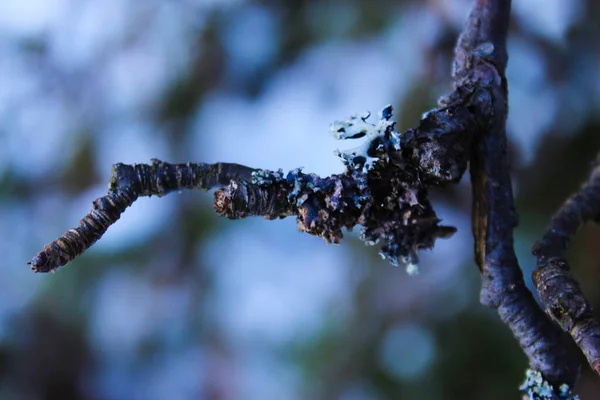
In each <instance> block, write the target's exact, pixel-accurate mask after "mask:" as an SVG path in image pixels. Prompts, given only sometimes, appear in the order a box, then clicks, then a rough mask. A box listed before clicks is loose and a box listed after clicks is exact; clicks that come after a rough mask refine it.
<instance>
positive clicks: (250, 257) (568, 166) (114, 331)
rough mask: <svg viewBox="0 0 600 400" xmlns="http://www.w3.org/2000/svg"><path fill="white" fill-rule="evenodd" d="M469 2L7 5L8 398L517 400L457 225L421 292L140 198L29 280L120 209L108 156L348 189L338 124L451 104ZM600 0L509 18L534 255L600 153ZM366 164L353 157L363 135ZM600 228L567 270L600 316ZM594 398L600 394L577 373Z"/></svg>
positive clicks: (2, 105) (403, 118)
mask: <svg viewBox="0 0 600 400" xmlns="http://www.w3.org/2000/svg"><path fill="white" fill-rule="evenodd" d="M470 5H471V1H468V0H428V1H416V0H395V1H391V0H381V1H371V0H353V1H333V0H332V1H308V0H304V1H302V0H295V1H291V0H286V1H260V2H259V1H250V0H180V1H174V0H147V1H136V0H102V1H101V0H77V1H76V0H19V1H17V0H5V1H1V2H0V254H1V255H2V257H3V258H2V261H1V262H0V273H1V278H0V399H2V400H4V399H8V400H11V399H66V400H68V399H90V400H92V399H94V400H129V399H131V400H138V399H139V400H146V399H148V400H153V399H157V400H158V399H175V400H176V399H290V400H294V399H343V400H360V399H374V400H378V399H517V398H519V394H518V391H517V387H518V385H519V384H520V382H522V380H523V378H524V370H525V368H526V358H525V356H524V355H523V354H522V353H521V350H520V348H519V347H518V345H517V343H516V342H515V341H514V340H513V338H512V336H511V334H510V332H509V330H508V328H506V327H505V326H504V325H503V324H501V323H500V321H499V319H498V317H497V315H496V313H495V312H494V311H493V310H490V309H487V308H485V307H483V306H481V305H480V304H479V286H480V282H479V273H478V270H477V268H476V266H475V264H474V261H473V255H472V253H473V250H472V249H473V247H472V246H473V244H472V239H471V233H470V185H469V182H468V181H469V179H468V176H467V177H465V179H463V182H462V183H461V184H460V185H457V186H455V187H451V188H446V189H444V190H440V191H438V192H437V193H434V199H435V204H436V209H437V211H438V215H439V216H440V217H441V218H443V220H444V223H445V224H450V225H455V226H457V227H458V228H459V232H458V233H457V234H456V235H455V236H454V237H453V238H452V239H450V240H445V241H438V243H437V245H436V247H435V249H434V250H433V251H431V252H427V253H425V254H422V257H421V258H422V261H421V265H420V274H419V275H417V276H415V277H410V276H408V275H407V274H406V272H405V271H404V269H403V268H394V267H392V266H391V265H390V264H388V263H387V262H385V261H382V260H381V259H380V258H379V256H378V255H377V249H376V248H369V247H365V246H364V245H363V244H362V242H360V241H359V240H358V239H357V233H350V234H348V235H346V239H345V240H344V241H343V242H342V244H341V245H339V246H329V245H326V243H325V242H324V241H323V240H321V239H318V238H315V237H312V236H308V235H305V234H300V233H298V232H297V230H296V227H295V221H294V220H293V219H287V220H280V221H266V220H262V219H259V218H255V219H248V220H242V221H229V220H225V219H219V218H217V217H216V216H215V215H214V213H213V209H212V195H211V194H208V193H204V192H186V193H181V194H172V195H169V196H167V197H165V198H161V199H158V198H151V199H147V198H145V199H140V200H138V201H137V202H136V203H135V204H134V205H133V206H132V207H131V208H130V209H128V210H127V212H125V214H124V215H123V216H122V218H121V220H120V221H119V222H118V223H117V224H116V225H114V226H113V227H111V228H110V229H109V231H108V233H107V234H106V235H105V237H104V238H102V240H100V241H99V242H98V243H97V244H96V245H95V246H94V247H93V248H92V249H91V250H90V251H88V252H87V253H86V254H85V255H84V256H82V257H81V258H78V259H77V260H76V261H75V262H73V263H72V264H70V265H68V266H67V267H65V268H63V269H61V270H59V271H58V273H56V274H51V275H42V274H38V275H36V274H33V273H32V272H31V271H30V270H29V268H28V266H27V265H26V262H27V261H29V260H30V259H31V257H32V256H33V255H34V254H35V253H36V252H37V251H39V250H40V249H41V248H42V246H43V245H44V244H46V243H48V242H49V241H51V240H53V239H54V238H56V237H57V236H59V235H61V234H62V233H63V232H64V231H66V230H67V229H68V228H71V227H73V226H76V224H77V222H78V221H79V219H80V218H81V217H83V215H84V214H85V213H86V212H87V211H88V210H89V209H90V207H91V201H92V200H93V199H95V198H97V197H99V196H101V195H103V194H104V193H105V192H106V186H107V182H108V178H109V176H110V167H111V164H113V163H116V162H125V163H136V162H137V163H141V162H149V160H150V158H152V157H156V158H160V159H164V160H167V161H171V162H186V161H198V162H200V161H204V162H216V161H228V162H237V163H242V164H246V165H249V166H252V167H259V168H269V169H277V168H283V169H284V170H289V169H293V168H296V167H299V166H302V167H304V170H305V171H306V172H316V173H319V174H322V175H328V174H332V173H339V172H341V171H342V170H343V167H342V164H341V163H340V162H339V160H338V159H337V158H336V157H335V156H334V155H333V152H334V150H335V149H336V148H338V146H340V147H342V148H344V146H346V145H347V144H348V143H338V142H335V141H334V140H333V138H332V137H331V136H330V135H329V133H328V126H329V123H331V122H333V121H334V120H337V119H342V118H346V117H348V116H349V115H352V114H355V113H359V112H363V111H367V110H369V111H372V112H374V113H376V112H377V111H379V110H380V109H381V108H383V107H384V106H385V105H387V104H389V103H391V104H393V105H394V106H395V118H396V120H397V121H398V125H397V127H398V129H399V130H404V129H407V128H408V127H413V126H416V125H417V123H418V121H419V118H420V116H421V114H422V113H423V112H425V111H426V110H428V109H430V108H432V107H434V106H435V102H436V99H437V98H438V97H439V96H440V95H442V94H443V93H445V92H447V91H448V90H449V89H450V79H449V76H450V65H451V59H452V48H453V46H454V42H455V40H456V36H457V34H458V33H459V31H460V29H461V27H462V25H463V22H464V20H465V18H466V15H467V13H468V10H469V7H470ZM599 20H600V3H598V2H596V1H594V0H587V1H586V0H535V1H534V0H527V1H526V0H514V1H513V19H512V26H511V36H510V39H509V43H508V47H509V53H510V62H509V68H508V77H509V85H510V117H509V121H508V128H509V135H510V140H511V152H510V154H511V160H512V166H513V170H514V185H515V191H516V196H517V199H516V200H517V208H518V212H519V214H520V225H519V228H518V230H517V231H516V238H515V240H516V248H517V251H518V255H519V258H520V261H521V265H522V268H523V269H524V271H525V278H526V280H527V281H528V282H530V278H529V275H530V273H531V268H532V266H533V265H534V259H533V257H532V256H531V254H530V251H529V249H530V246H531V245H532V243H533V242H534V241H535V240H536V238H538V237H539V236H540V234H541V232H542V230H543V229H544V226H545V224H546V223H547V221H548V219H549V217H550V215H551V214H552V212H553V211H554V210H555V209H556V208H557V207H558V206H559V205H560V203H561V202H562V201H563V200H564V199H565V198H566V197H567V196H568V195H569V194H570V193H571V192H572V191H574V190H576V189H577V188H578V186H579V185H580V183H581V182H582V181H583V180H585V179H586V176H587V173H588V171H589V165H590V162H591V161H592V159H593V158H594V156H595V154H596V153H597V151H598V150H600V129H599V128H600V119H599V117H598V115H599V112H600V40H598V38H599V37H600V24H598V21H599ZM349 144H350V147H352V146H353V145H354V144H352V143H349ZM599 242H600V230H599V229H598V228H596V227H592V226H587V227H585V228H584V229H583V230H582V232H581V233H580V234H579V235H578V237H577V239H576V240H575V241H574V243H573V246H572V249H571V251H570V253H569V257H570V261H571V262H572V266H573V269H574V273H575V275H576V276H577V278H579V280H580V282H581V284H582V286H583V289H584V291H585V293H586V294H587V295H588V298H589V299H590V300H591V301H592V302H593V303H594V304H596V306H597V308H598V307H600V290H598V288H599V286H600V283H599V282H600V246H598V245H597V244H598V243H599ZM579 386H580V393H581V395H582V396H581V398H582V399H595V398H598V396H597V393H599V392H600V378H598V377H594V376H592V375H591V373H590V372H589V369H588V368H587V366H586V367H584V369H583V371H582V379H581V380H580V384H579Z"/></svg>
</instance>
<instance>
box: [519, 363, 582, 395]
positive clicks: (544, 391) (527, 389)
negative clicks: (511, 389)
mask: <svg viewBox="0 0 600 400" xmlns="http://www.w3.org/2000/svg"><path fill="white" fill-rule="evenodd" d="M519 389H520V390H521V391H523V392H524V393H525V394H526V395H527V399H528V400H557V399H560V400H579V396H577V395H576V394H573V393H572V392H571V388H570V387H569V385H567V384H562V385H560V387H559V389H558V393H557V391H556V390H554V388H553V387H552V385H550V383H548V381H546V380H545V379H544V377H543V376H542V373H541V372H539V371H536V370H532V369H528V370H527V373H526V379H525V382H523V384H522V385H521V387H520V388H519Z"/></svg>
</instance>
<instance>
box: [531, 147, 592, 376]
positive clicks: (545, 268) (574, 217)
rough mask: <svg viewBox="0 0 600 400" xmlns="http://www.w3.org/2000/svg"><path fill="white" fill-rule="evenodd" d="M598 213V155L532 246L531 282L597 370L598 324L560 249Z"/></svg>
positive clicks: (558, 321)
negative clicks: (579, 185) (581, 183)
mask: <svg viewBox="0 0 600 400" xmlns="http://www.w3.org/2000/svg"><path fill="white" fill-rule="evenodd" d="M599 215H600V158H599V159H597V160H596V162H595V166H594V168H593V170H592V172H591V175H590V178H589V180H588V181H587V183H586V184H585V185H584V186H583V187H582V188H581V190H580V191H579V192H577V193H575V194H574V195H573V196H571V197H570V198H569V199H567V201H566V202H565V203H564V204H563V206H562V207H561V208H560V209H559V210H558V212H557V213H556V215H554V217H553V218H552V220H551V221H550V224H549V225H548V229H547V230H546V232H545V233H544V236H542V238H541V239H540V240H539V241H538V242H536V243H535V245H534V246H533V250H532V251H533V254H534V255H535V256H536V257H537V267H536V269H535V271H534V272H533V275H532V277H533V282H534V284H535V287H536V288H537V290H538V293H539V294H540V299H541V300H542V302H543V303H544V304H545V306H546V313H547V314H548V315H549V316H550V317H551V318H552V319H553V320H554V321H555V322H556V323H558V324H559V325H560V327H561V328H562V329H563V330H565V331H566V332H568V333H569V334H570V335H571V337H572V338H573V340H574V341H575V343H576V344H577V346H579V348H580V349H581V351H582V352H583V354H584V355H585V357H586V358H587V360H588V362H589V364H590V366H591V367H592V369H593V370H594V371H595V372H596V373H597V374H600V325H599V324H598V322H596V321H595V320H594V319H593V316H592V306H591V305H590V303H589V302H588V301H587V299H586V298H585V296H584V295H583V293H582V291H581V289H580V288H579V284H578V283H577V281H576V280H575V279H574V278H573V277H572V276H571V274H570V273H569V265H568V264H567V261H566V260H565V259H564V258H563V252H564V251H565V250H566V249H567V248H568V246H569V241H570V240H571V238H572V237H573V236H574V235H575V233H576V232H577V230H578V229H579V227H580V226H581V225H583V223H585V222H587V221H589V220H594V221H598V217H599Z"/></svg>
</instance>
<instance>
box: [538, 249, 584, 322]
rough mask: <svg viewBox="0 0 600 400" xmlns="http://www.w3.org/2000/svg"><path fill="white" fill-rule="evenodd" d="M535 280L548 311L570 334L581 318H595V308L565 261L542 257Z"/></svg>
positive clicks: (557, 258)
mask: <svg viewBox="0 0 600 400" xmlns="http://www.w3.org/2000/svg"><path fill="white" fill-rule="evenodd" d="M532 279H533V282H534V284H535V286H536V287H537V288H538V291H539V292H540V300H541V301H542V302H543V303H544V304H545V306H546V312H547V313H548V315H549V316H550V317H551V318H552V319H553V320H554V321H555V322H556V323H558V324H559V325H560V327H561V328H562V329H563V330H564V331H567V332H569V331H570V330H571V329H573V326H574V325H575V323H576V322H577V321H579V320H580V319H582V318H586V317H587V318H591V317H592V307H591V305H590V304H589V303H588V301H587V300H586V299H585V297H584V296H583V293H582V292H581V289H580V288H579V284H578V283H577V281H575V279H573V277H572V276H571V274H570V273H569V266H568V264H567V263H566V261H565V260H563V259H562V258H559V257H551V258H543V257H542V258H540V261H539V262H538V266H537V268H536V269H535V271H534V272H533V275H532Z"/></svg>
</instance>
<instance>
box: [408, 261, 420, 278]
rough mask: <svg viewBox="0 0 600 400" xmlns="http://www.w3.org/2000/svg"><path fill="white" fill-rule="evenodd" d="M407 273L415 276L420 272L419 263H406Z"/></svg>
mask: <svg viewBox="0 0 600 400" xmlns="http://www.w3.org/2000/svg"><path fill="white" fill-rule="evenodd" d="M406 273H407V274H408V275H410V276H415V275H417V274H418V273H419V264H413V263H408V264H407V265H406Z"/></svg>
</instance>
